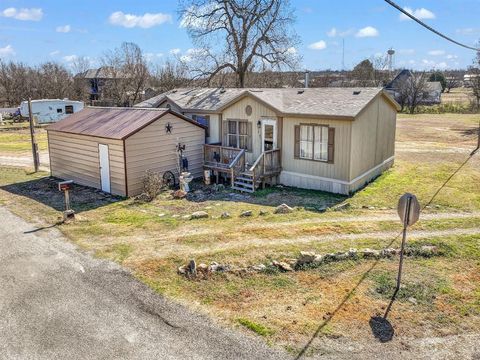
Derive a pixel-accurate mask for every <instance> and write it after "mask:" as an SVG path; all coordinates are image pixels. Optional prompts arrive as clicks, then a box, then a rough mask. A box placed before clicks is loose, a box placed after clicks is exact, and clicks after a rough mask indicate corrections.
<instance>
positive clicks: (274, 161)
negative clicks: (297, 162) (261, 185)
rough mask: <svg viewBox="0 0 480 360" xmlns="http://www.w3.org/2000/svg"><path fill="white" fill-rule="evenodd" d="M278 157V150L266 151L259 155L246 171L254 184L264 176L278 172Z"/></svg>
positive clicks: (279, 166) (279, 167) (279, 153)
mask: <svg viewBox="0 0 480 360" xmlns="http://www.w3.org/2000/svg"><path fill="white" fill-rule="evenodd" d="M280 155H281V152H280V149H273V150H267V151H264V152H262V153H261V154H260V156H259V157H258V158H257V160H255V162H254V163H253V165H252V166H251V167H250V169H248V171H249V172H250V174H251V176H252V178H253V183H254V184H256V183H257V182H258V181H260V180H262V178H263V177H264V176H265V175H266V174H271V173H276V172H279V171H280V169H281V164H280Z"/></svg>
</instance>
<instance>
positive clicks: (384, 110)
mask: <svg viewBox="0 0 480 360" xmlns="http://www.w3.org/2000/svg"><path fill="white" fill-rule="evenodd" d="M395 127H396V110H395V109H394V108H393V107H392V106H391V105H390V104H389V103H387V101H386V100H385V99H384V98H383V97H382V96H378V97H377V98H376V99H375V100H374V101H372V102H371V103H370V104H369V106H368V107H367V108H366V109H365V110H364V111H363V112H362V113H361V114H360V115H359V116H357V118H356V119H355V121H354V122H353V125H352V155H351V156H352V161H351V165H350V169H351V170H350V180H353V179H355V178H357V177H358V176H360V175H362V174H364V173H365V172H367V171H369V170H370V169H372V168H374V167H376V166H377V165H380V164H382V163H383V162H384V161H385V160H387V159H389V158H390V157H392V156H393V155H394V148H395Z"/></svg>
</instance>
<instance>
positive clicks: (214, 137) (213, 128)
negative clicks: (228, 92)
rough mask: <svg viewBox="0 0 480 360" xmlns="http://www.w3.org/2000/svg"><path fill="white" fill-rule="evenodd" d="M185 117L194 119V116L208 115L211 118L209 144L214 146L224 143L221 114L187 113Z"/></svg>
mask: <svg viewBox="0 0 480 360" xmlns="http://www.w3.org/2000/svg"><path fill="white" fill-rule="evenodd" d="M184 115H185V116H187V117H189V118H192V115H208V116H210V136H209V137H207V144H214V143H219V142H222V136H221V130H220V129H221V124H220V114H211V113H202V112H201V111H198V112H188V113H187V112H186V113H185V114H184Z"/></svg>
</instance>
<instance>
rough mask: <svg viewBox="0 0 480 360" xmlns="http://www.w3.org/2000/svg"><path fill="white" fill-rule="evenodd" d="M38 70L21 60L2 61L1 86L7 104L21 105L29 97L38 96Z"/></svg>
mask: <svg viewBox="0 0 480 360" xmlns="http://www.w3.org/2000/svg"><path fill="white" fill-rule="evenodd" d="M36 84H37V85H40V86H42V84H38V81H36V71H35V70H34V69H32V68H30V67H28V66H27V65H25V64H23V63H21V62H17V63H16V62H13V61H10V62H8V63H6V62H3V61H0V88H1V90H2V92H3V97H4V101H5V103H6V105H8V106H19V105H20V103H21V102H22V101H23V100H25V99H27V98H28V97H33V98H35V97H36V93H35V92H36V90H37V89H36V88H35V86H36Z"/></svg>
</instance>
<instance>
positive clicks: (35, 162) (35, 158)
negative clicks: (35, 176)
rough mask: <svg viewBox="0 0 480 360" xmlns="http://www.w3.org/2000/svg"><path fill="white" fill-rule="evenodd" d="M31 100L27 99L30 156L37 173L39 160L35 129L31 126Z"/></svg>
mask: <svg viewBox="0 0 480 360" xmlns="http://www.w3.org/2000/svg"><path fill="white" fill-rule="evenodd" d="M31 101H32V99H31V98H28V119H29V122H30V139H31V142H32V155H33V167H34V168H35V172H38V168H39V166H40V159H39V158H38V144H37V141H36V139H35V128H34V124H33V114H32V102H31Z"/></svg>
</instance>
